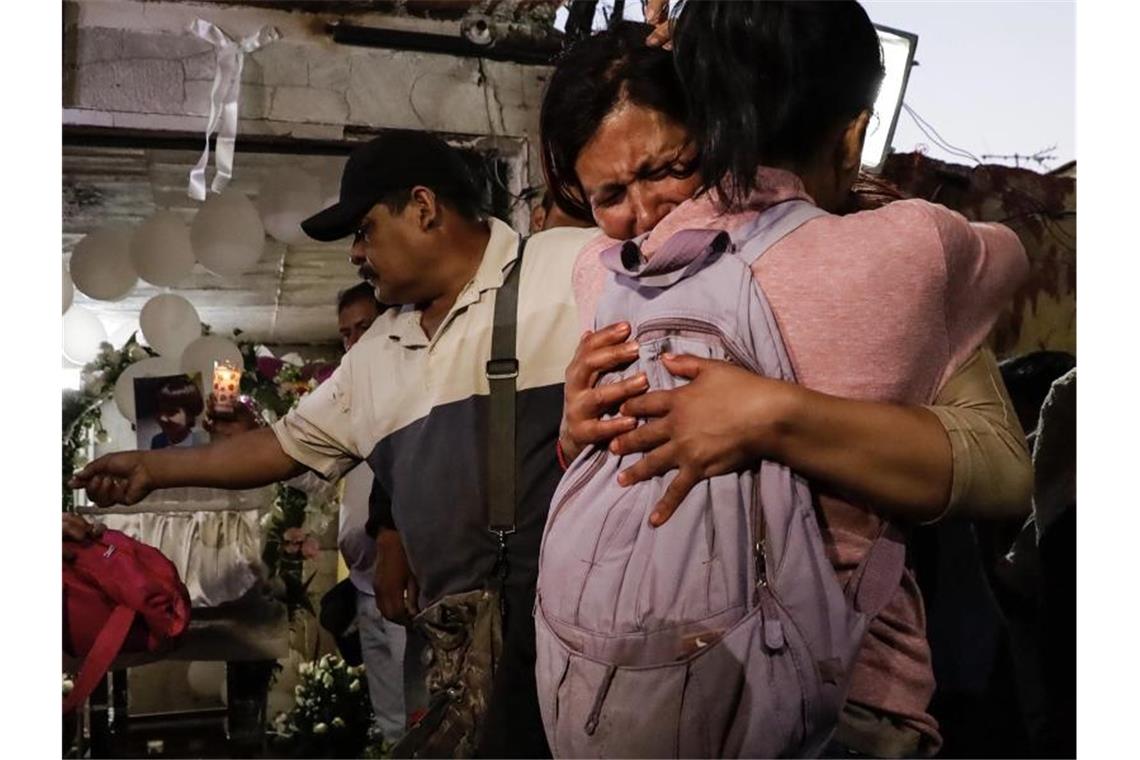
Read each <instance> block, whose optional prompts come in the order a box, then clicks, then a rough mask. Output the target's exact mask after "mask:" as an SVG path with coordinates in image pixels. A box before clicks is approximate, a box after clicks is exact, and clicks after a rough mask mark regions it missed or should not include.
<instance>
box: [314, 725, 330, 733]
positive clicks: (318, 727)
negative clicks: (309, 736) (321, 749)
mask: <svg viewBox="0 0 1140 760" xmlns="http://www.w3.org/2000/svg"><path fill="white" fill-rule="evenodd" d="M328 730H329V727H328V726H326V725H325V724H324V723H318V724H317V725H315V726H313V733H314V734H323V733H325V732H327V731H328Z"/></svg>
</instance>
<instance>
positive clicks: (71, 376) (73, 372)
mask: <svg viewBox="0 0 1140 760" xmlns="http://www.w3.org/2000/svg"><path fill="white" fill-rule="evenodd" d="M61 371H62V372H63V390H65V391H77V390H79V388H80V387H81V385H82V382H83V381H82V373H83V368H82V367H64V368H63V369H62V370H61Z"/></svg>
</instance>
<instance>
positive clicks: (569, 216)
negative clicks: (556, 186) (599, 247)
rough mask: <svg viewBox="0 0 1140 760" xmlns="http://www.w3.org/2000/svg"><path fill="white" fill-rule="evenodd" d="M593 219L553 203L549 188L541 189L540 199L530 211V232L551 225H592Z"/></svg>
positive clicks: (544, 228)
mask: <svg viewBox="0 0 1140 760" xmlns="http://www.w3.org/2000/svg"><path fill="white" fill-rule="evenodd" d="M593 226H594V220H593V219H590V218H584V217H582V216H581V215H579V214H575V213H572V212H570V211H566V210H564V209H563V208H562V207H561V206H559V205H556V204H555V203H554V196H553V195H551V194H550V191H549V190H543V191H542V200H541V201H540V202H539V203H538V205H536V206H535V207H534V208H533V209H531V212H530V234H532V235H533V234H534V233H536V232H542V231H543V230H549V229H551V228H553V227H593Z"/></svg>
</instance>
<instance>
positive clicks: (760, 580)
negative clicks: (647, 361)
mask: <svg viewBox="0 0 1140 760" xmlns="http://www.w3.org/2000/svg"><path fill="white" fill-rule="evenodd" d="M676 330H684V331H688V332H697V333H703V334H705V335H713V336H716V337H717V338H719V339H720V342H721V345H722V346H724V350H725V352H726V353H727V354H728V355H729V357H731V358H732V360H733V362H735V363H736V364H737V365H739V366H741V367H744V368H745V369H747V370H749V371H750V372H752V373H754V374H757V375H760V374H763V373H762V372H761V371H760V367H759V366H757V364H756V362H755V361H753V360H752V358H751V357H749V356H748V355H747V352H746V351H744V350H742V349H741V348H740V347H739V346H737V345H736V344H735V343H734V342H733V341H731V340H729V338H728V336H727V335H725V334H724V331H723V330H721V329H720V328H719V327H717V326H716V325H714V324H712V323H710V322H706V321H704V320H700V319H693V318H692V317H659V318H657V319H651V320H648V321H646V322H643V323H642V324H641V325H639V326H638V329H637V338H638V339H643V338H644V337H645V336H646V335H648V334H650V333H654V332H662V333H664V334H665V335H668V334H669V333H670V331H676ZM754 481H755V482H754V485H753V489H752V505H751V506H752V532H753V542H752V556H753V561H754V563H755V565H754V571H755V574H756V583H755V585H754V586H753V589H752V604H753V605H754V606H755V605H757V604H759V603H760V589H762V588H767V586H768V566H767V551H766V546H765V541H764V513H763V507H762V505H761V503H760V474H759V472H757V473H756V475H755V477H754Z"/></svg>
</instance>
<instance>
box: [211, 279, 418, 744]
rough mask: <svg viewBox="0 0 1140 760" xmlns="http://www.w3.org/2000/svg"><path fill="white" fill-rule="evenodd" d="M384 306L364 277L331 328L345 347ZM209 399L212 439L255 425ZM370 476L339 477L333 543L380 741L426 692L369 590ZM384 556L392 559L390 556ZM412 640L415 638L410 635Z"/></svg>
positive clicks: (341, 302)
mask: <svg viewBox="0 0 1140 760" xmlns="http://www.w3.org/2000/svg"><path fill="white" fill-rule="evenodd" d="M386 308H387V307H386V306H384V305H383V304H381V303H380V302H379V301H378V300H376V293H375V290H374V289H373V287H372V285H370V284H369V283H367V282H360V283H357V284H356V285H353V286H352V287H350V288H347V289H346V290H343V291H341V292H340V293H339V294H338V295H337V332H338V333H339V334H340V339H341V345H342V346H343V347H344V350H345V351H346V352H347V351H349V350H351V349H352V347H353V346H354V345H356V343H357V341H359V340H360V339H361V338H362V337H363V336H364V334H365V333H366V332H368V329H369V328H370V327H371V326H372V323H373V322H374V321H375V320H376V318H377V317H378V316H380V315H381V314H383V313H384V311H385V309H386ZM210 402H211V403H210V414H209V416H208V418H207V423H206V425H207V429H209V430H210V432H211V433H212V434H213V435H214V436H215V437H216V438H227V437H232V436H234V435H237V434H239V433H243V432H246V431H249V430H254V429H256V428H257V427H259V425H258V422H257V420H256V418H255V417H254V415H253V413H252V411H250V410H249V408H248V407H246V406H244V405H238V406H237V407H236V408H235V410H234V413H233V414H230V415H224V416H222V415H218V414H217V412H216V411H215V409H214V405H213V397H212V396H211V398H210ZM314 477H315V476H313V475H312V474H309V473H306V474H304V475H301V476H300V477H298V478H296V479H294V481H293V482H292V484H293V485H294V486H296V487H298V488H300V489H301V490H306V487H307V486H310V487H311V486H312V485H313V483H311V482H310V480H311V479H312V478H314ZM373 479H374V478H373V475H372V471H371V470H370V469H369V467H368V465H367V464H360V465H357V466H356V467H355V468H353V469H352V470H350V471H349V472H348V474H347V475H345V476H344V478H343V482H342V488H343V491H342V495H341V502H340V524H339V526H338V529H337V547H338V548H339V550H340V553H341V556H342V557H343V558H344V561H345V565H346V566H347V568H348V578H349V582H350V583H351V585H352V587H353V589H354V591H355V593H356V605H355V609H356V626H357V629H358V630H359V632H360V648H361V655H362V656H363V659H364V666H365V674H366V675H367V679H368V695H369V698H370V701H371V702H372V712H373V715H374V716H375V726H376V728H377V729H378V730H379V731H380V732H381V733H382V734H383V736H384V739H385V740H386V741H389V742H392V741H395V740H396V739H398V738H399V737H400V736H401V735H402V734H403V732H404V730H405V728H406V725H407V718H408V715H409V714H410V713H414V712H415V711H417V710H421V709H423V708H424V707H426V705H427V692H426V686H425V684H424V676H423V666H422V665H421V663H420V657H419V652H420V649H421V648H422V644H421V645H420V646H415V645H414V644H413V646H412V647H410V648H409V646H408V643H407V640H408V638H409V637H408V633H407V631H406V630H405V628H404V626H402V625H399V624H398V623H393V622H391V621H388V620H385V619H384V616H383V615H382V614H381V613H380V609H379V607H378V603H377V599H376V597H375V595H374V593H373V590H372V577H373V572H374V567H375V565H376V544H375V543H374V542H373V540H372V539H371V538H370V537H369V536H368V535H367V534H366V533H365V531H364V526H365V523H366V521H367V519H368V497H369V493H370V491H371V489H372V485H373ZM388 561H389V563H391V562H392V561H393V557H392V555H389V557H388ZM405 564H406V560H405ZM414 641H418V639H417V638H416V637H414V635H413V642H414Z"/></svg>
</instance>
